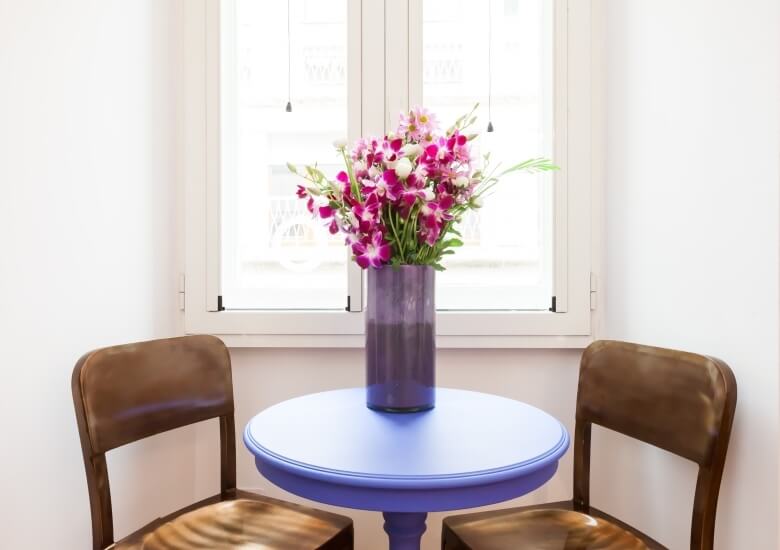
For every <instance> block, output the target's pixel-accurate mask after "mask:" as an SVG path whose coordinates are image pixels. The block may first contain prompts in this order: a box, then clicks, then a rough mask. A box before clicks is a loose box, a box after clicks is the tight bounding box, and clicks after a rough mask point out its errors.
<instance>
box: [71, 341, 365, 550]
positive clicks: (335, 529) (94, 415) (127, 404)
mask: <svg viewBox="0 0 780 550" xmlns="http://www.w3.org/2000/svg"><path fill="white" fill-rule="evenodd" d="M72 386H73V401H74V404H75V407H76V419H77V421H78V427H79V436H80V438H81V449H82V452H83V455H84V465H85V467H86V471H87V487H88V489H89V502H90V508H91V512H92V541H93V542H92V548H93V549H94V550H103V549H105V548H108V547H109V546H111V545H112V544H115V546H114V547H113V548H115V549H117V550H119V549H122V550H129V549H141V548H144V549H147V550H156V549H160V550H162V549H165V550H177V549H181V550H185V549H186V550H191V549H196V548H203V549H205V548H209V549H214V548H219V549H229V548H267V549H284V550H292V549H295V550H303V549H323V550H325V549H327V550H347V549H351V548H352V547H353V527H352V520H350V519H349V518H347V517H344V516H339V515H336V514H331V513H327V512H323V511H320V510H315V509H312V508H307V507H304V506H298V505H295V504H291V503H287V502H283V501H280V500H275V499H271V498H266V497H262V496H259V495H256V494H253V493H249V492H245V491H239V490H238V489H236V441H235V420H234V416H233V387H232V378H231V370H230V356H229V355H228V351H227V349H226V348H225V346H224V344H222V342H221V341H220V340H219V339H217V338H214V337H212V336H185V337H181V338H170V339H167V340H154V341H150V342H142V343H138V344H128V345H123V346H115V347H109V348H103V349H99V350H96V351H93V352H90V353H88V354H86V355H85V356H83V357H82V358H81V359H80V360H79V361H78V363H77V364H76V368H75V369H74V370H73V381H72ZM210 418H219V433H220V458H221V464H222V466H221V467H222V476H221V485H222V488H221V491H220V493H219V494H217V495H215V496H212V497H210V498H208V499H205V500H202V501H200V502H197V503H195V504H193V505H191V506H188V507H186V508H184V509H182V510H179V511H177V512H174V513H172V514H170V515H167V516H165V517H163V518H159V519H157V520H155V521H153V522H152V523H150V524H149V525H146V526H145V527H143V528H142V529H140V530H138V531H137V532H135V533H133V534H131V535H130V536H128V537H126V538H124V539H122V540H121V541H119V542H117V543H114V527H113V516H112V511H111V492H110V489H109V482H108V470H107V468H106V454H105V453H106V452H107V451H110V450H111V449H115V448H117V447H120V446H122V445H125V444H127V443H131V442H133V441H137V440H139V439H143V438H145V437H148V436H151V435H154V434H158V433H161V432H165V431H168V430H171V429H174V428H179V427H182V426H186V425H189V424H193V423H195V422H200V421H202V420H207V419H210Z"/></svg>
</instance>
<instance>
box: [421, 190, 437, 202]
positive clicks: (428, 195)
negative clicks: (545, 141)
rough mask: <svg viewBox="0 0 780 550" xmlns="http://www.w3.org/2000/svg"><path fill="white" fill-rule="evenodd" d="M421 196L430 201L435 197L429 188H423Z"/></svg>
mask: <svg viewBox="0 0 780 550" xmlns="http://www.w3.org/2000/svg"><path fill="white" fill-rule="evenodd" d="M423 198H424V199H425V200H426V201H429V202H430V201H432V200H433V199H435V198H436V195H434V194H433V191H431V190H430V189H425V190H423Z"/></svg>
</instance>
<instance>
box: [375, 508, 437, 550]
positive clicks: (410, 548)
mask: <svg viewBox="0 0 780 550" xmlns="http://www.w3.org/2000/svg"><path fill="white" fill-rule="evenodd" d="M427 515H428V514H426V513H425V512H382V516H383V517H384V518H385V525H384V527H385V533H387V536H388V537H389V538H390V550H420V537H422V534H423V533H425V518H426V516H427Z"/></svg>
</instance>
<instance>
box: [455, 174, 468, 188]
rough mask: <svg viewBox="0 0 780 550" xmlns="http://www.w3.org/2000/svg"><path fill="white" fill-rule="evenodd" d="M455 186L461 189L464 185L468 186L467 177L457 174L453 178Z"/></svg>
mask: <svg viewBox="0 0 780 550" xmlns="http://www.w3.org/2000/svg"><path fill="white" fill-rule="evenodd" d="M454 183H455V187H460V188H461V189H463V188H464V187H468V185H469V179H468V178H467V177H466V176H458V177H457V178H455V182H454Z"/></svg>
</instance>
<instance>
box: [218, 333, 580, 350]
mask: <svg viewBox="0 0 780 550" xmlns="http://www.w3.org/2000/svg"><path fill="white" fill-rule="evenodd" d="M216 336H218V337H219V338H220V339H222V341H223V342H225V345H226V346H227V347H229V348H331V349H335V348H340V349H357V348H362V347H364V337H363V335H357V334H339V335H335V336H333V335H323V334H312V335H303V334H218V335H216ZM592 341H593V338H592V337H591V336H451V335H450V336H437V337H436V348H437V349H585V348H586V347H587V346H588V344H590V343H591V342H592Z"/></svg>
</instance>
